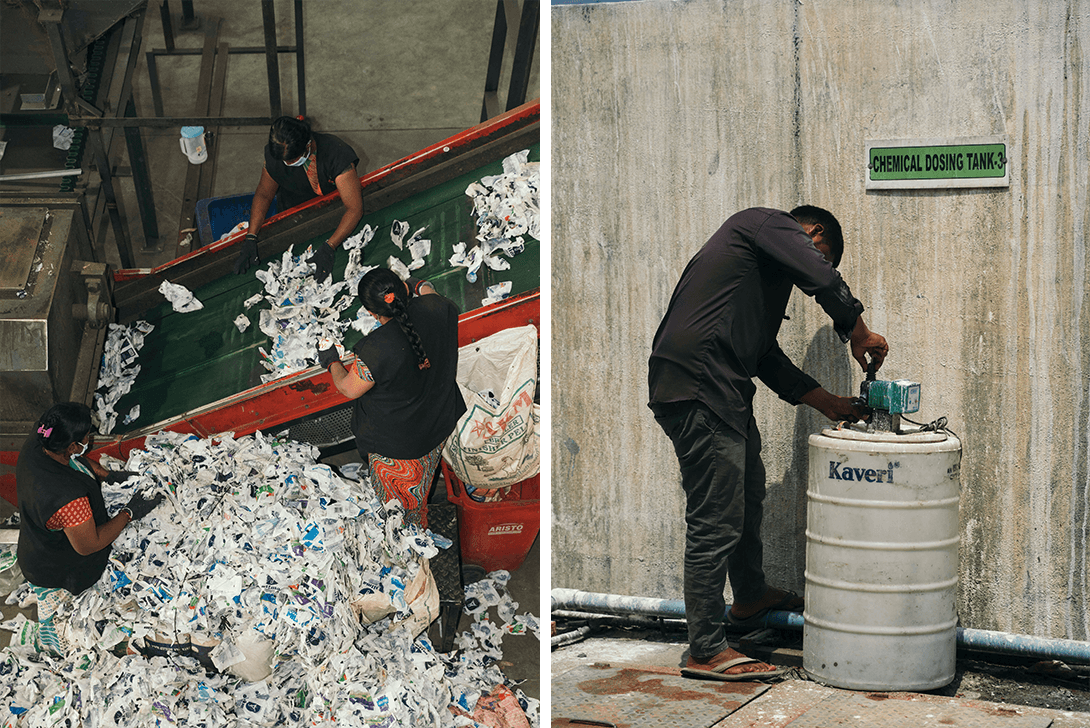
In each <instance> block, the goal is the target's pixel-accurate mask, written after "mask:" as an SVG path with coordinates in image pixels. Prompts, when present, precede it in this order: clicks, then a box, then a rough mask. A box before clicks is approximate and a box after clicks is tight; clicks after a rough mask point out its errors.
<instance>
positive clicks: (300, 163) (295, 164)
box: [284, 149, 310, 167]
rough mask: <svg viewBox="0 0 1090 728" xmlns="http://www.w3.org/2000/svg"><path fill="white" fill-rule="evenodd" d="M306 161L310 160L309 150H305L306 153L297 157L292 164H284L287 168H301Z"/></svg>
mask: <svg viewBox="0 0 1090 728" xmlns="http://www.w3.org/2000/svg"><path fill="white" fill-rule="evenodd" d="M308 159H310V149H307V153H306V154H304V155H303V156H301V157H299V159H296V160H295V161H294V162H284V164H286V165H288V166H289V167H302V166H303V165H304V164H306V163H307V160H308Z"/></svg>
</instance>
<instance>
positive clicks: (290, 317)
mask: <svg viewBox="0 0 1090 728" xmlns="http://www.w3.org/2000/svg"><path fill="white" fill-rule="evenodd" d="M372 236H374V230H373V229H372V228H371V227H370V226H364V229H363V230H362V231H361V232H360V233H359V234H357V235H355V236H353V237H351V238H349V239H347V240H345V242H344V247H345V248H346V249H347V250H348V251H349V253H348V255H349V261H348V266H347V268H346V269H345V280H342V281H337V282H333V281H332V278H330V279H328V280H326V281H324V282H319V281H316V280H315V279H314V264H313V263H310V262H309V261H310V258H311V256H312V255H313V254H314V251H313V249H312V248H309V247H308V248H307V249H306V250H305V251H303V253H302V254H301V255H295V254H294V249H293V248H289V249H288V250H285V251H284V254H283V255H282V256H281V257H280V260H279V262H278V261H272V262H271V263H269V265H268V267H267V268H265V269H263V270H259V271H257V273H256V276H257V278H258V279H259V280H260V281H261V282H262V283H263V284H264V285H265V293H264V295H262V294H260V293H259V294H255V295H254V296H252V297H250V298H248V299H246V301H244V302H243V306H244V307H245V308H246V309H247V310H249V309H250V308H251V307H252V306H254V304H256V303H258V302H260V301H261V300H262V299H264V300H265V301H267V302H268V303H269V304H270V306H271V307H270V308H264V309H261V311H260V313H259V314H258V317H259V318H258V327H259V328H260V329H261V331H262V333H264V334H265V335H266V336H268V337H269V339H270V340H271V344H270V347H269V350H266V349H265V348H264V347H261V348H259V349H258V351H259V352H260V354H261V363H262V365H263V366H264V367H265V369H266V370H268V374H263V375H262V376H261V381H262V382H271V381H272V380H274V379H279V378H280V377H284V376H287V375H288V374H294V373H295V372H298V371H302V370H303V369H307V368H308V367H311V366H314V364H315V363H317V355H316V351H315V343H317V342H318V341H321V340H323V339H329V340H332V341H333V342H334V343H336V344H337V347H338V350H339V351H341V353H342V354H343V347H342V346H341V342H342V341H343V339H344V332H345V331H346V330H347V329H348V328H349V327H350V326H352V327H354V328H356V330H358V331H361V332H368V331H370V330H371V329H372V328H374V327H375V326H377V325H378V322H377V321H375V319H374V317H372V316H371V315H370V314H369V313H367V311H366V309H363V308H360V310H359V314H358V315H357V318H356V319H355V320H342V319H341V314H342V313H343V312H344V311H345V310H346V309H348V308H349V307H350V306H351V305H352V303H353V301H355V298H356V285H357V284H358V283H359V279H360V278H362V277H363V275H364V273H366V272H367V271H368V270H370V268H369V267H366V266H362V265H360V253H361V251H362V249H363V247H364V246H365V245H366V244H367V242H368V241H369V240H370V239H371V237H372ZM371 267H374V266H371ZM249 324H250V321H249V319H248V318H246V317H245V316H240V317H239V318H236V319H235V325H236V326H237V327H238V328H239V330H240V331H242V330H245V328H246V327H247V326H249Z"/></svg>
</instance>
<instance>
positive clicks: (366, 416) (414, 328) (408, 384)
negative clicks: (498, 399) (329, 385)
mask: <svg viewBox="0 0 1090 728" xmlns="http://www.w3.org/2000/svg"><path fill="white" fill-rule="evenodd" d="M357 293H358V295H359V298H360V303H361V304H362V305H363V307H364V308H365V309H366V310H367V311H369V312H370V313H371V315H372V316H374V317H375V319H376V320H377V321H378V322H379V324H380V325H379V327H378V328H377V329H375V330H374V331H372V332H371V333H370V334H368V335H367V336H365V337H363V338H362V339H361V340H360V341H359V343H357V344H356V346H355V347H353V349H352V352H353V353H354V354H355V355H356V361H355V363H354V364H352V365H351V367H350V368H349V369H346V368H345V367H344V365H343V364H341V361H340V358H339V357H338V356H337V350H336V348H335V347H332V346H331V347H329V348H327V349H321V348H319V351H318V360H319V361H320V362H321V363H322V366H324V367H326V368H327V369H328V370H329V372H330V374H331V376H332V377H333V384H334V385H336V387H337V389H338V390H339V391H340V393H341V394H343V395H344V396H345V397H348V398H349V399H354V400H356V402H355V407H354V408H353V411H352V430H353V432H354V433H355V435H356V448H357V449H358V450H359V452H360V455H361V456H363V457H365V458H367V462H368V465H369V467H370V470H371V483H372V484H373V485H374V487H375V490H376V492H377V494H378V496H379V499H380V500H381V501H382V502H383V503H386V502H387V501H389V500H390V499H392V498H397V499H398V500H400V501H401V503H402V504H403V505H404V506H405V520H406V522H408V523H416V524H418V525H420V526H421V527H422V528H427V525H428V513H427V501H428V489H429V488H430V486H431V482H432V478H433V477H434V476H435V468H436V467H437V466H438V465H439V457H440V453H441V451H442V449H443V442H444V441H445V440H446V439H447V437H448V436H449V435H450V433H451V432H453V431H454V426H455V425H456V424H457V423H458V418H459V417H461V416H462V413H463V412H465V411H466V404H465V401H464V400H463V399H462V393H461V391H459V389H458V385H457V384H456V383H455V381H454V377H455V374H457V371H458V307H457V306H455V305H454V303H453V302H452V301H450V300H449V299H447V298H444V297H443V296H440V295H439V294H437V293H436V292H435V289H434V288H433V287H432V286H431V284H430V283H428V282H426V281H421V280H419V279H416V278H409V279H408V281H402V280H401V279H400V278H399V277H398V276H397V274H396V273H394V272H393V271H390V270H387V269H386V268H375V269H374V270H371V271H369V272H368V273H367V274H366V275H365V276H364V277H363V278H362V279H361V280H360V284H359V288H358V289H357Z"/></svg>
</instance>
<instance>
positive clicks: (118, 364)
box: [93, 321, 155, 435]
mask: <svg viewBox="0 0 1090 728" xmlns="http://www.w3.org/2000/svg"><path fill="white" fill-rule="evenodd" d="M154 328H155V325H154V324H150V323H148V322H147V321H136V322H134V323H132V324H130V325H128V326H125V325H122V324H109V327H108V330H107V333H106V343H105V345H104V346H103V348H102V366H101V367H100V368H99V372H98V387H97V388H96V390H95V397H94V407H93V409H94V415H95V419H96V420H97V421H98V431H99V432H101V433H102V434H104V435H108V434H110V433H111V432H113V429H114V426H115V425H116V424H117V413H116V412H115V411H114V405H116V404H117V401H118V400H119V399H121V398H122V397H123V396H125V395H126V394H128V393H129V391H130V390H131V389H132V385H133V382H135V381H136V377H137V375H138V374H140V365H139V364H137V363H136V361H137V359H138V358H139V355H140V349H141V347H143V346H144V336H146V335H147V334H149V333H150V332H151V331H152V329H154ZM129 415H132V411H131V410H130V412H129ZM136 417H139V411H138V412H137V414H136V416H134V417H133V419H136ZM130 421H132V420H130Z"/></svg>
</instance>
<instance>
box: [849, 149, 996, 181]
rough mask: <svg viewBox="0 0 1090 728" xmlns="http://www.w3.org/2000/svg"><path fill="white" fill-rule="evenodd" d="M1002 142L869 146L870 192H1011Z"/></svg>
mask: <svg viewBox="0 0 1090 728" xmlns="http://www.w3.org/2000/svg"><path fill="white" fill-rule="evenodd" d="M1007 150H1008V145H1007V142H1006V139H1004V138H1003V137H965V138H956V139H914V140H911V139H910V140H905V139H899V140H881V141H869V142H867V178H866V182H867V185H866V188H867V189H868V190H898V189H899V190H906V189H941V188H954V187H1008V186H1010V164H1009V161H1008V158H1007Z"/></svg>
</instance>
